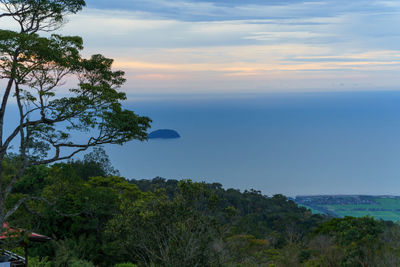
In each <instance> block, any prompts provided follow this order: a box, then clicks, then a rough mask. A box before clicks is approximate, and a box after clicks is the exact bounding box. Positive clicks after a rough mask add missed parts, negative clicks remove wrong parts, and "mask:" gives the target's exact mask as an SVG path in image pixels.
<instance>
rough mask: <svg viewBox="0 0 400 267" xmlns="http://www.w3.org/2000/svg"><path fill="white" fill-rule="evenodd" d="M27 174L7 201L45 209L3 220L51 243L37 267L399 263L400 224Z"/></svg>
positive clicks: (184, 187) (148, 185)
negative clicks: (34, 198) (33, 198)
mask: <svg viewBox="0 0 400 267" xmlns="http://www.w3.org/2000/svg"><path fill="white" fill-rule="evenodd" d="M28 174H29V175H28ZM28 174H27V175H26V176H24V177H23V179H21V180H20V182H19V183H18V186H16V187H15V189H14V190H13V193H12V194H11V195H10V198H9V201H10V202H12V201H14V202H15V201H17V200H18V199H20V198H21V197H24V196H25V195H26V194H27V193H29V192H32V194H34V195H35V196H38V197H45V198H46V199H48V200H49V201H50V202H51V203H52V205H48V204H47V203H45V202H41V201H39V202H38V201H29V202H27V206H26V208H27V209H29V210H30V211H33V212H34V213H39V214H40V216H39V217H38V216H36V215H33V213H26V212H25V211H24V210H23V209H21V210H19V211H18V212H17V213H16V214H15V215H16V216H13V217H12V221H10V223H11V224H12V225H16V226H18V227H21V228H24V229H32V230H34V231H35V232H38V233H42V234H45V235H48V236H51V237H52V239H53V241H52V242H49V243H45V244H42V245H38V244H31V248H30V253H31V256H33V257H34V260H38V261H39V259H43V260H42V261H43V264H47V263H48V262H51V264H52V266H114V265H115V263H116V262H121V263H122V262H130V266H135V265H137V266H196V265H197V266H290V267H295V266H308V267H311V266H313V267H316V266H328V267H329V266H331V267H333V266H338V267H339V266H349V267H353V266H354V267H358V266H366V265H368V266H397V265H398V263H400V245H399V244H400V226H398V225H396V224H393V223H389V222H382V221H377V220H374V219H373V218H371V217H364V218H351V217H348V218H343V219H337V218H336V219H328V218H326V217H323V216H319V215H312V214H311V213H310V212H309V211H307V210H306V209H304V208H299V207H297V205H296V204H294V203H293V202H292V201H290V200H288V199H287V198H286V197H284V196H282V195H276V196H273V197H267V196H264V195H262V194H261V193H260V192H258V191H254V190H251V191H245V192H240V191H238V190H233V189H227V190H225V189H223V188H222V186H221V185H219V184H207V183H196V182H192V181H190V180H183V181H175V180H170V181H167V180H164V179H162V178H157V179H154V180H152V181H143V180H142V181H128V180H126V179H124V178H122V177H119V176H112V175H109V176H106V177H104V176H89V177H88V176H86V174H85V175H84V174H83V173H82V172H80V171H79V169H78V170H77V168H76V165H75V164H74V162H73V161H71V162H67V163H59V164H54V165H52V166H41V167H33V168H31V169H29V171H28ZM35 181H37V183H35ZM10 205H12V203H11V204H10ZM253 233H254V234H253ZM45 257H48V258H45ZM39 262H40V261H39ZM38 264H39V263H38ZM40 264H41V263H40ZM362 264H364V265H362ZM121 266H124V265H121ZM128 266H129V265H128Z"/></svg>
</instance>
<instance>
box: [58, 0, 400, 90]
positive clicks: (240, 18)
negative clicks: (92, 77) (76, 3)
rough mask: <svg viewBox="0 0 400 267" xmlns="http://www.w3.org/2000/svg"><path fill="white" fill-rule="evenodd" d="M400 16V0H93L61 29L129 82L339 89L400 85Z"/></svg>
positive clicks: (168, 86)
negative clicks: (80, 38) (111, 62)
mask: <svg viewBox="0 0 400 267" xmlns="http://www.w3.org/2000/svg"><path fill="white" fill-rule="evenodd" d="M272 2H274V3H273V4H272ZM399 24H400V5H399V2H398V1H378V0H358V1H348V0H337V1H328V0H325V1H301V0H287V1H279V2H277V1H261V0H248V1H239V0H204V1H190V0H135V1H131V0H116V1H112V2H111V1H106V0H89V1H88V8H87V9H85V10H84V11H83V12H82V13H80V14H78V15H76V16H73V17H71V18H70V22H69V23H68V24H67V25H66V26H65V27H64V29H63V32H64V33H65V34H77V35H81V36H83V37H84V40H85V43H86V50H85V51H86V52H85V54H87V55H88V54H92V53H99V52H101V53H104V54H105V55H106V56H109V57H112V58H115V59H116V64H115V65H116V67H118V68H122V69H124V70H126V72H127V75H128V78H129V82H128V86H127V87H126V88H127V90H128V91H129V90H136V91H152V92H153V91H154V92H156V91H163V92H168V91H184V90H189V91H190V90H197V91H213V90H222V91H223V90H275V89H277V90H295V89H296V88H297V89H299V90H306V89H310V90H333V89H335V88H336V87H337V86H338V85H343V84H344V86H340V87H341V88H344V89H354V88H355V87H357V88H360V89H362V88H366V89H370V88H378V87H379V88H393V87H396V86H397V85H398V82H399V79H398V77H400V56H399V55H400V46H399V44H400V30H399V29H398V27H397V25H399ZM128 88H131V89H128Z"/></svg>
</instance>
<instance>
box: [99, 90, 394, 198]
mask: <svg viewBox="0 0 400 267" xmlns="http://www.w3.org/2000/svg"><path fill="white" fill-rule="evenodd" d="M135 99H136V101H135ZM132 100H133V101H132ZM127 107H129V108H130V109H133V110H135V111H136V112H137V113H139V114H143V115H147V116H149V117H150V118H152V119H153V124H152V125H153V127H152V129H153V130H156V129H160V128H170V129H175V130H177V131H178V132H179V134H180V135H181V136H182V138H180V139H175V140H151V141H148V142H143V143H140V142H137V141H133V142H129V143H127V144H125V145H123V146H107V147H106V149H107V152H108V154H109V155H110V157H111V160H112V162H113V164H114V165H115V167H116V168H117V169H119V170H120V172H121V174H122V175H123V176H125V177H127V178H135V179H151V178H153V177H156V176H161V177H165V178H171V179H192V180H194V181H206V182H219V183H221V184H223V186H224V187H226V188H228V187H233V188H239V189H250V188H254V189H257V190H261V191H262V192H263V193H264V194H268V195H272V194H276V193H282V194H285V195H289V196H294V195H301V194H395V195H400V92H358V93H354V92H353V93H304V94H265V95H233V96H223V95H217V96H209V97H206V96H180V97H166V96H160V97H155V98H154V97H147V98H143V96H137V97H136V98H135V97H131V102H130V103H128V104H127Z"/></svg>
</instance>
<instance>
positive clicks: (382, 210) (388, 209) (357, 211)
mask: <svg viewBox="0 0 400 267" xmlns="http://www.w3.org/2000/svg"><path fill="white" fill-rule="evenodd" d="M321 198H322V197H321V196H320V197H318V199H315V200H314V199H313V197H309V199H308V202H307V204H305V203H299V202H298V201H296V202H298V204H299V205H300V206H304V207H306V208H309V209H311V211H312V212H313V213H328V212H329V213H330V214H331V215H333V216H337V217H344V216H354V217H362V216H372V217H374V218H375V219H382V220H388V221H394V222H400V197H386V196H376V197H375V196H368V198H370V202H371V203H368V204H359V203H354V204H352V203H348V202H352V201H351V198H354V196H349V199H347V201H344V202H345V203H335V201H334V200H332V198H333V199H334V196H330V197H329V201H325V202H326V203H324V201H323V200H321ZM340 198H341V200H342V202H343V198H344V197H343V196H340ZM310 199H311V200H310ZM338 202H339V201H338ZM354 202H357V201H354ZM327 211H328V212H327Z"/></svg>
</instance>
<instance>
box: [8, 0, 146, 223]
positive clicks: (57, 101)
mask: <svg viewBox="0 0 400 267" xmlns="http://www.w3.org/2000/svg"><path fill="white" fill-rule="evenodd" d="M0 4H1V9H2V10H1V11H0V20H3V19H5V18H11V19H12V20H13V21H14V22H15V23H16V25H17V26H18V27H19V31H18V32H16V31H11V30H4V29H1V30H0V78H1V79H3V80H5V81H6V82H5V85H4V86H5V88H4V90H3V91H2V95H1V97H2V100H1V103H0V225H2V223H3V222H4V221H5V220H7V219H8V218H9V217H10V216H11V215H12V214H13V213H14V212H15V211H16V210H17V209H18V208H19V207H20V206H21V205H23V203H24V202H25V201H27V200H29V199H32V198H29V197H25V198H22V199H20V200H19V201H18V202H17V203H16V204H15V205H14V206H13V207H12V208H10V209H7V210H6V209H5V202H6V199H7V197H8V196H9V194H10V192H11V190H12V189H13V187H14V185H15V184H16V182H17V181H18V180H19V179H20V178H21V177H22V176H23V174H24V173H25V171H26V170H27V168H29V167H31V166H36V165H42V164H50V163H53V162H57V161H60V160H66V159H70V158H71V157H73V156H74V155H76V154H77V153H79V152H81V151H85V150H87V149H88V148H90V147H95V146H98V145H102V144H108V143H110V144H123V143H125V142H127V141H129V140H132V139H138V140H141V141H142V140H145V139H146V138H147V133H146V130H147V129H148V128H149V127H150V122H151V120H150V119H149V118H147V117H142V116H138V115H136V114H135V113H134V112H132V111H130V110H125V109H123V108H122V105H121V101H123V100H125V99H126V95H125V94H124V93H122V92H120V91H118V89H119V88H120V87H121V85H123V83H124V82H125V79H124V77H123V76H124V72H122V71H113V70H112V68H111V67H112V63H113V60H112V59H109V58H106V57H104V56H102V55H93V56H92V57H91V58H89V59H85V58H82V57H81V55H80V51H81V50H82V49H83V46H82V39H81V38H80V37H76V36H61V35H58V34H51V35H50V36H49V35H48V34H47V35H46V36H41V35H40V34H39V33H40V32H53V31H55V30H57V29H58V28H59V27H60V26H61V25H62V24H63V23H64V17H65V15H67V14H74V13H76V12H78V11H80V10H81V9H82V7H83V6H84V5H85V2H84V1H83V0H0ZM72 83H74V86H72V87H71V88H70V89H69V90H66V88H65V87H66V85H67V84H68V85H69V84H72ZM60 90H64V91H61V92H60ZM10 102H15V103H16V106H17V112H16V113H17V115H18V119H17V122H16V123H15V124H11V123H10V122H9V121H7V116H6V111H7V108H8V110H9V109H10ZM14 120H15V119H14ZM10 129H11V130H10ZM78 135H79V138H77V136H78ZM83 138H84V139H85V140H84V141H82V139H83ZM10 158H12V159H13V160H12V164H13V166H14V170H15V172H14V173H12V174H9V173H6V172H5V169H4V168H5V164H6V161H10V160H9V159H10ZM35 199H37V200H38V198H35ZM41 200H43V201H45V200H44V199H41Z"/></svg>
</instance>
